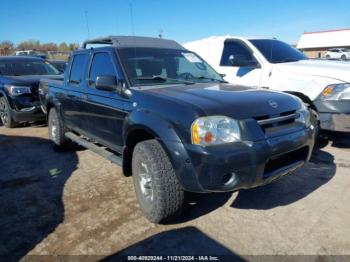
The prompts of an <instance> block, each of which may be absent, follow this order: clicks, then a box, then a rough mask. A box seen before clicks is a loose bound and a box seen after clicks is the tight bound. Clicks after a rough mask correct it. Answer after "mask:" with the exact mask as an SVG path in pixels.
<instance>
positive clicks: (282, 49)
mask: <svg viewBox="0 0 350 262" xmlns="http://www.w3.org/2000/svg"><path fill="white" fill-rule="evenodd" d="M250 42H251V43H252V44H253V45H254V46H255V47H256V48H257V49H258V50H259V51H260V52H261V53H262V54H263V56H264V57H265V58H266V59H267V60H268V61H269V62H270V63H288V62H296V61H299V60H306V59H308V58H307V57H306V56H305V55H304V54H303V53H301V52H300V51H298V50H297V49H295V48H293V47H291V46H290V45H288V44H286V43H284V42H282V41H279V40H274V39H255V40H250Z"/></svg>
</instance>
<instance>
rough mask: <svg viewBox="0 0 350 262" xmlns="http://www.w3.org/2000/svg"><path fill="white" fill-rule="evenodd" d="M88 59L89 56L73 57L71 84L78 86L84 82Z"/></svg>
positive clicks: (70, 75)
mask: <svg viewBox="0 0 350 262" xmlns="http://www.w3.org/2000/svg"><path fill="white" fill-rule="evenodd" d="M86 59H87V54H76V55H74V56H73V58H72V66H71V70H70V74H69V81H68V82H69V84H71V85H77V86H78V85H80V83H81V82H82V81H83V78H84V69H85V65H86Z"/></svg>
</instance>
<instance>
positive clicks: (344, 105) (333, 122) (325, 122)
mask: <svg viewBox="0 0 350 262" xmlns="http://www.w3.org/2000/svg"><path fill="white" fill-rule="evenodd" d="M315 105H316V108H317V110H318V111H319V115H320V125H321V129H324V130H329V131H338V132H350V100H322V99H317V100H316V101H315Z"/></svg>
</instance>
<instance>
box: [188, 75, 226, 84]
mask: <svg viewBox="0 0 350 262" xmlns="http://www.w3.org/2000/svg"><path fill="white" fill-rule="evenodd" d="M195 79H206V80H210V81H213V82H214V81H215V82H220V83H228V82H227V81H225V80H220V79H217V78H212V77H206V76H198V77H195Z"/></svg>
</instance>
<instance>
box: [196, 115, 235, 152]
mask: <svg viewBox="0 0 350 262" xmlns="http://www.w3.org/2000/svg"><path fill="white" fill-rule="evenodd" d="M191 134H192V143H193V144H195V145H202V146H207V145H218V144H225V143H231V142H235V141H239V140H240V137H241V136H240V129H239V125H238V122H237V121H236V120H234V119H232V118H229V117H226V116H208V117H200V118H198V119H196V120H195V121H194V122H193V124H192V127H191Z"/></svg>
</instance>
